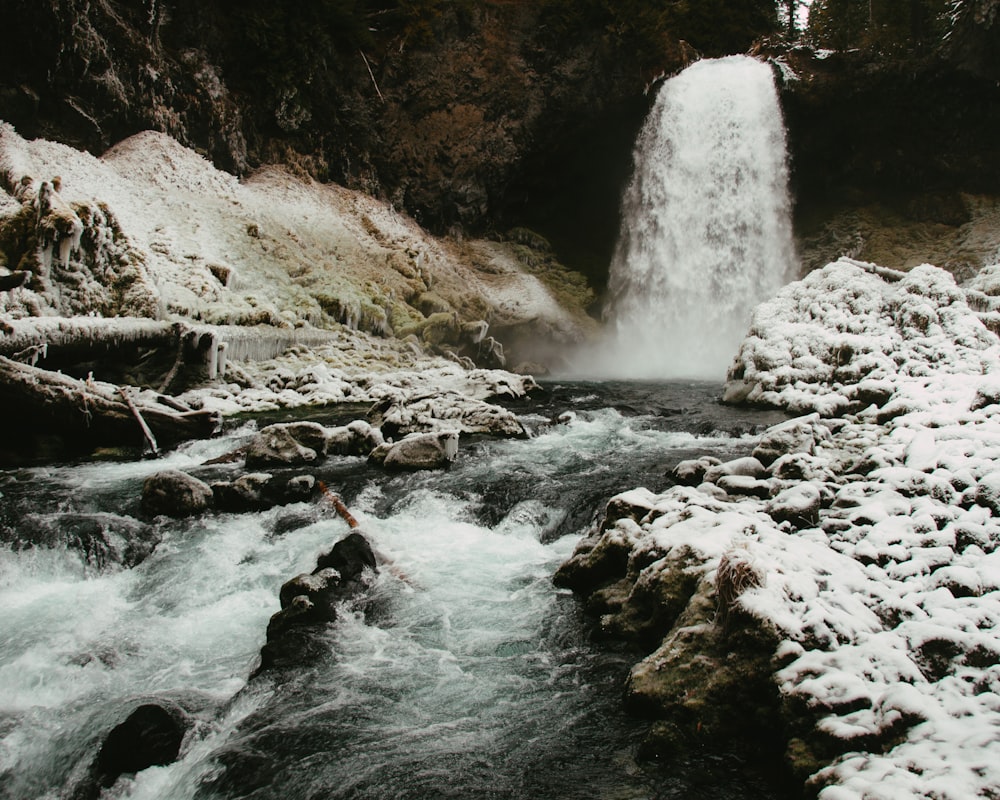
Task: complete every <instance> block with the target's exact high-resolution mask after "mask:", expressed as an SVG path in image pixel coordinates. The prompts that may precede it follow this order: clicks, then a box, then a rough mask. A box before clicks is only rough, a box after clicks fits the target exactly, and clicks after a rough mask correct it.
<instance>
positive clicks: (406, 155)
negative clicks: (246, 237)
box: [0, 0, 1000, 289]
mask: <svg viewBox="0 0 1000 800" xmlns="http://www.w3.org/2000/svg"><path fill="white" fill-rule="evenodd" d="M9 5H10V6H12V8H11V9H10V10H11V13H10V14H8V15H7V21H8V30H7V31H6V37H5V39H6V44H5V46H4V48H2V52H0V119H3V120H5V121H7V122H10V123H12V124H13V125H14V127H15V128H16V129H17V131H18V132H19V133H20V134H21V135H22V136H25V137H28V138H33V137H42V138H47V139H52V140H56V141H60V142H64V143H67V144H71V145H73V146H75V147H78V148H82V149H87V150H90V151H91V152H94V153H101V152H103V151H104V150H106V149H107V148H108V147H110V146H111V145H113V144H116V143H117V142H119V141H121V140H122V139H124V138H127V137H128V136H131V135H133V134H135V133H137V132H139V131H141V130H145V129H154V130H158V131H162V132H165V133H168V134H169V135H171V136H172V137H174V138H175V139H177V140H178V141H179V142H180V143H182V144H184V145H185V146H189V147H192V148H194V149H196V150H197V151H199V152H200V153H202V154H204V155H206V156H207V157H208V158H210V159H211V161H212V162H213V163H214V164H215V165H216V166H218V167H220V168H222V169H225V170H227V171H230V172H233V173H236V174H239V175H243V174H246V173H248V172H249V171H251V170H253V169H255V168H256V167H258V166H260V165H261V164H266V163H275V162H277V163H282V164H285V165H291V166H293V167H294V168H296V169H298V170H300V171H302V172H303V173H307V174H309V175H310V176H312V177H316V178H319V179H320V180H331V181H334V182H336V183H339V184H341V185H343V186H346V187H348V188H353V189H360V190H363V191H365V192H367V193H370V194H373V195H375V196H377V197H379V198H380V199H383V200H386V201H388V202H390V203H391V204H392V205H393V206H394V207H395V208H398V209H400V210H403V211H405V212H407V213H408V214H410V215H411V216H413V217H414V219H416V220H417V221H418V222H419V223H420V224H421V225H422V226H424V227H425V228H427V229H429V230H430V231H432V232H435V233H446V232H452V233H462V234H463V235H465V234H474V235H479V234H482V233H486V232H504V231H506V230H508V229H509V228H511V227H514V226H516V225H522V226H527V227H529V228H532V229H534V230H537V231H539V232H541V233H542V234H543V235H545V236H546V237H547V238H548V239H549V240H550V241H551V242H552V243H553V245H554V246H555V248H556V253H557V255H558V256H559V257H560V258H561V260H562V261H563V262H564V263H567V264H568V265H569V266H571V267H573V268H575V269H578V270H580V271H581V272H584V273H585V274H586V275H587V276H588V278H589V279H590V280H591V282H592V283H593V284H594V285H595V287H597V288H598V289H599V288H600V287H601V286H602V284H603V282H604V280H605V278H606V275H605V274H604V271H606V269H607V265H608V263H609V261H610V254H611V250H612V247H613V242H614V238H615V236H616V234H617V227H618V203H619V197H620V191H621V188H622V186H623V184H624V182H625V180H626V179H627V177H628V173H629V170H630V167H631V150H632V144H633V141H634V138H635V134H636V132H637V130H638V127H639V125H640V124H641V122H642V119H643V117H644V116H645V113H646V110H647V108H648V105H649V101H650V97H651V95H650V94H649V93H648V92H647V90H648V88H649V87H650V86H651V85H652V83H653V82H654V81H655V79H656V78H657V77H658V76H661V75H669V74H671V73H672V72H675V71H677V70H679V69H680V68H682V67H683V66H684V65H686V64H687V63H688V62H689V61H690V60H691V59H693V58H695V57H697V56H698V55H699V54H703V55H721V54H724V53H727V52H740V51H743V50H746V49H747V48H749V47H750V46H751V44H752V42H753V41H754V40H755V39H757V38H758V37H759V36H760V35H762V34H766V33H768V32H769V30H770V28H769V27H768V26H769V25H771V26H772V27H773V18H772V20H771V22H769V21H768V19H767V18H766V14H765V15H763V16H762V15H761V14H760V13H758V12H760V9H762V8H764V7H765V6H767V4H766V3H764V2H758V1H757V0H743V2H741V3H729V4H727V5H726V6H725V8H724V9H723V11H724V12H725V13H721V14H717V13H715V12H712V14H713V15H714V16H711V15H709V11H705V10H702V11H699V10H698V9H691V8H688V7H687V5H685V4H675V5H677V8H673V7H671V9H670V10H669V11H666V10H664V9H659V10H657V9H658V7H657V6H654V5H653V4H646V5H642V4H631V3H623V4H621V5H616V6H615V7H614V8H607V7H605V6H607V5H608V4H601V3H597V2H588V1H587V0H581V2H578V3H568V2H565V0H537V1H536V2H527V1H521V0H491V2H483V3H472V2H456V3H444V2H435V1H434V0H424V1H423V2H408V3H394V2H389V1H388V0H366V2H358V3H339V4H335V3H319V4H299V5H298V6H295V7H294V8H288V7H283V6H279V4H275V3H273V2H265V0H241V2H234V0H211V2H202V1H200V0H198V1H196V0H142V1H140V0H9ZM681 6H683V9H681ZM699 6H705V8H706V9H708V8H709V6H712V7H713V8H714V5H713V4H712V3H708V4H699ZM965 6H967V7H968V9H970V10H969V11H968V13H966V14H965V17H967V19H966V18H964V17H963V18H962V19H959V20H957V22H956V23H955V24H954V26H953V31H952V36H951V39H950V40H949V41H948V42H946V43H945V45H943V46H942V47H941V48H938V50H937V51H936V52H935V53H933V54H930V53H894V54H889V55H886V54H873V53H870V52H861V51H852V52H849V53H841V54H835V55H833V56H830V57H827V58H818V57H817V56H816V54H815V53H813V52H810V51H807V50H793V51H791V52H788V51H787V50H786V51H784V52H781V53H770V55H779V56H780V59H779V61H780V62H781V63H783V65H784V66H786V67H788V68H790V69H787V70H785V72H784V74H785V76H786V77H788V76H790V75H791V74H792V73H794V74H795V76H796V77H795V78H791V79H789V80H787V81H786V83H785V86H784V107H785V114H786V122H787V125H788V128H789V143H790V150H791V157H792V164H793V190H794V194H795V196H796V198H797V206H798V214H797V217H798V220H797V223H798V228H799V231H800V233H801V234H802V235H803V237H804V238H805V239H806V240H811V239H817V237H818V239H817V240H816V241H807V242H806V245H807V246H806V248H805V251H806V252H805V253H804V255H805V256H806V259H805V260H806V261H807V266H808V267H809V268H811V267H813V266H822V264H825V263H827V261H829V260H832V259H834V258H836V257H838V256H840V255H842V254H845V253H846V254H847V255H852V256H859V257H863V258H871V259H872V260H879V261H880V263H889V262H892V263H891V264H890V265H892V266H906V264H905V262H906V260H907V258H906V257H905V256H902V255H900V256H899V258H895V257H894V256H892V255H891V254H890V256H889V257H886V256H885V252H884V250H885V248H883V249H882V250H879V249H878V248H877V247H873V246H871V245H870V242H871V240H872V239H873V236H874V234H872V233H871V231H870V230H869V229H870V228H873V227H874V228H879V229H882V228H885V227H889V228H892V229H893V230H894V231H897V232H899V231H902V232H901V233H899V236H903V237H904V238H912V235H911V233H912V232H911V231H905V230H903V228H905V227H906V225H909V224H911V223H912V224H916V225H918V226H924V225H925V224H927V225H931V226H934V225H937V226H940V225H944V226H950V228H952V229H956V228H958V227H961V226H962V225H964V224H967V223H968V222H969V221H970V220H971V219H972V218H974V217H976V214H977V208H978V207H979V206H978V205H977V203H978V200H977V201H975V202H972V203H971V205H972V206H976V208H970V200H969V199H968V195H974V196H976V197H979V196H981V195H983V194H989V193H992V192H994V191H995V190H994V188H993V187H995V186H996V185H997V181H998V179H1000V151H998V149H997V148H996V147H995V146H994V144H993V131H995V130H996V127H997V123H998V122H1000V119H998V117H1000V112H998V111H997V109H998V108H1000V103H998V102H997V100H998V99H1000V97H998V94H1000V89H998V88H997V85H996V81H995V78H996V74H997V72H998V68H997V67H996V65H995V63H994V62H995V59H994V58H993V57H992V56H991V55H990V54H991V53H995V52H997V48H996V46H995V45H996V44H997V41H996V40H997V38H998V34H997V29H1000V25H997V24H995V18H996V14H995V4H993V3H992V0H979V2H978V3H971V2H970V3H966V4H965ZM980 7H982V8H980ZM678 9H681V10H678ZM684 9H686V10H684ZM748 9H749V10H750V11H752V12H753V13H754V14H756V15H757V16H745V14H744V12H747V10H748ZM977 9H978V10H977ZM983 9H985V11H984V10H983ZM990 9H993V11H990ZM716 11H718V9H716ZM772 12H773V9H772ZM986 12H989V13H986ZM747 13H749V12H747ZM698 14H701V15H702V16H703V17H704V16H706V15H709V19H708V21H707V22H706V20H704V19H702V20H700V21H699V20H697V19H695V17H696V16H697V15H698ZM671 15H672V16H671ZM685 40H687V41H685ZM687 42H691V44H690V45H689V44H687ZM873 204H874V205H878V206H880V207H879V208H877V209H876V210H874V211H871V209H870V208H869V207H870V206H872V205H873ZM858 208H865V209H869V211H868V212H866V213H868V217H866V220H867V221H866V220H862V221H861V222H859V221H858V220H856V219H844V218H843V217H842V215H843V214H844V213H847V212H853V211H856V210H857V209H858ZM887 213H888V214H890V215H896V216H897V217H901V218H902V219H901V220H900V219H890V220H885V219H883V218H882V217H884V216H885V214H887ZM831 221H832V227H831ZM859 231H860V233H859ZM955 232H956V231H955V230H943V229H939V230H937V231H936V232H935V231H932V238H934V237H936V238H935V241H936V242H938V244H940V249H941V250H942V252H945V253H947V252H951V251H954V250H956V249H960V248H961V247H964V245H963V244H961V243H960V244H959V246H958V247H956V245H955V242H954V237H952V238H948V237H949V235H950V234H953V233H955ZM938 234H941V235H938ZM859 235H860V236H861V237H862V238H863V239H865V240H866V242H868V243H869V250H870V251H871V252H865V251H864V248H863V247H862V249H861V250H858V249H857V247H855V248H854V250H853V251H852V249H851V247H852V246H851V240H852V238H857V236H859ZM942 237H943V238H942ZM959 238H960V239H961V238H962V237H961V236H959ZM965 238H968V237H965ZM855 244H856V243H855ZM980 249H981V248H980ZM983 258H984V256H983V255H982V253H981V252H979V251H976V252H975V253H972V254H971V255H968V257H962V258H960V259H958V261H961V262H962V263H961V264H959V263H957V262H956V264H955V265H950V266H954V267H955V268H956V271H958V272H961V270H962V269H963V268H977V267H978V266H981V264H982V262H983ZM812 261H816V263H815V264H813V263H812ZM963 264H965V267H963V266H962V265H963Z"/></svg>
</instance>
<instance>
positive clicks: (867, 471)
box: [564, 261, 1000, 800]
mask: <svg viewBox="0 0 1000 800" xmlns="http://www.w3.org/2000/svg"><path fill="white" fill-rule="evenodd" d="M879 272H880V271H879V270H877V269H872V268H869V267H865V266H861V265H859V264H856V263H852V262H848V261H841V262H838V263H835V264H831V265H829V266H828V267H826V268H825V269H823V270H820V271H819V272H817V273H815V274H812V275H810V276H809V277H807V278H806V279H804V280H803V281H801V282H798V283H796V284H793V285H791V286H789V287H786V289H784V290H783V291H782V292H781V293H780V294H779V295H778V296H777V297H776V298H775V299H773V300H772V301H770V302H768V303H765V304H763V305H762V306H760V307H759V308H758V309H757V312H756V314H755V315H754V322H753V326H752V329H751V331H750V335H749V336H748V337H747V339H746V341H745V342H744V343H743V346H742V347H741V349H740V353H739V356H738V357H737V361H736V364H735V366H734V368H733V373H732V375H731V387H730V390H731V392H732V384H738V387H737V388H738V393H739V394H742V395H743V396H744V397H745V398H746V399H748V400H751V401H755V402H764V403H768V404H772V405H776V406H782V407H786V408H790V409H798V410H803V411H806V410H809V411H813V412H814V413H812V414H810V415H807V416H804V417H801V418H799V419H797V420H793V421H791V422H788V423H784V424H783V425H782V426H779V427H778V428H776V429H772V430H771V431H769V432H767V433H765V434H764V435H763V436H762V439H761V443H760V444H759V446H758V447H757V449H756V450H755V451H754V455H755V456H758V457H759V460H760V461H761V467H762V471H761V472H760V473H758V474H755V475H753V476H749V475H748V476H744V477H743V478H741V479H740V480H735V479H734V478H733V475H734V474H735V473H736V472H738V470H737V469H736V466H738V465H735V464H734V465H725V464H723V465H714V466H710V465H708V463H707V462H705V463H703V464H702V465H701V468H700V469H696V467H698V462H685V463H684V464H682V465H680V466H679V467H678V469H677V470H676V472H675V476H676V478H677V480H678V481H680V482H685V481H686V482H689V483H696V482H698V481H702V483H701V484H700V485H699V486H676V487H674V488H672V489H670V490H668V491H667V492H665V493H663V494H660V495H655V494H652V493H649V492H645V491H642V492H639V493H637V492H632V493H626V494H624V495H621V496H619V497H617V498H614V499H612V501H611V502H610V503H609V504H608V520H609V521H608V522H606V523H605V530H604V531H596V532H594V533H593V534H592V535H591V536H589V537H588V538H587V539H586V540H585V541H584V543H582V544H581V546H580V548H578V552H577V554H575V555H574V558H573V559H571V562H567V565H564V569H566V567H567V566H572V567H573V569H575V570H576V571H577V573H580V572H581V569H583V568H585V569H589V570H590V573H591V574H597V572H596V571H595V569H594V567H593V563H596V560H598V559H599V558H600V554H602V553H608V552H612V553H614V552H618V553H620V552H621V548H622V546H623V544H622V543H625V545H624V546H626V547H627V548H628V551H629V552H628V557H627V563H628V565H629V566H628V568H627V570H625V571H623V572H621V573H619V574H620V575H623V576H624V577H623V578H622V579H621V582H620V583H614V584H611V586H610V587H608V586H605V588H603V589H599V590H598V591H597V592H596V593H595V595H594V596H595V597H598V596H601V593H602V592H603V593H604V596H605V598H607V597H612V598H613V597H623V598H624V599H623V600H619V601H617V602H618V603H621V605H622V608H623V609H625V611H616V610H615V603H612V602H609V603H608V604H607V605H608V608H610V609H611V610H612V614H611V616H610V617H608V620H611V619H612V618H621V617H622V616H627V609H628V608H629V607H630V605H632V606H634V607H640V608H641V606H642V604H643V603H647V604H648V597H649V596H651V595H655V596H659V597H667V596H672V595H671V593H672V592H674V593H675V587H676V585H677V581H678V576H679V575H697V576H701V578H700V579H704V580H705V581H707V580H709V579H711V578H712V577H713V576H717V575H719V574H721V571H720V569H719V568H720V565H721V564H722V563H723V560H724V559H725V558H726V553H727V552H732V551H733V548H739V550H740V552H741V553H742V557H743V558H744V559H745V560H746V561H747V563H749V564H751V565H752V571H753V572H754V573H755V574H756V575H759V576H761V577H760V579H759V580H755V581H751V582H750V584H748V587H749V588H746V587H744V590H742V591H741V592H738V593H737V594H738V597H737V600H736V601H735V603H736V607H738V609H739V611H740V612H741V613H742V614H743V615H744V617H743V618H744V621H745V623H744V624H746V625H747V626H749V627H751V628H753V627H756V628H759V629H761V630H766V631H768V632H770V634H772V635H773V636H774V637H775V639H776V641H777V642H778V644H777V646H776V647H775V649H774V653H773V660H772V662H771V663H772V667H771V668H772V669H774V670H775V672H774V675H773V680H774V686H775V687H776V691H777V696H778V700H777V704H778V706H779V707H780V709H781V714H782V715H783V724H784V725H785V727H786V737H787V740H788V748H787V758H788V761H789V763H790V765H791V766H792V768H793V770H795V771H796V772H797V774H799V775H800V776H801V777H802V778H803V780H806V781H808V783H810V784H811V785H812V787H813V790H814V791H818V793H819V797H820V798H822V799H823V800H846V799H847V798H875V797H878V798H883V797H884V798H924V797H934V798H939V800H960V799H962V798H972V797H995V796H996V791H997V787H998V786H1000V467H998V464H1000V380H998V379H1000V348H998V342H997V339H996V337H995V336H994V335H993V334H991V333H990V332H989V331H987V330H986V328H985V327H984V326H983V325H982V323H981V321H980V320H979V319H978V318H977V315H976V314H975V313H974V312H973V311H972V310H971V309H970V308H969V306H968V304H967V303H966V301H965V297H964V294H963V291H962V290H960V289H959V288H958V287H956V286H955V283H954V281H953V280H952V278H951V276H950V275H949V274H948V273H945V272H943V271H941V270H938V269H936V268H934V267H930V266H923V267H919V268H917V269H915V270H913V271H912V272H910V273H908V274H905V275H900V274H892V273H888V272H881V274H878V273H879ZM816 412H819V413H816ZM839 412H847V413H844V414H843V416H841V417H840V418H832V417H831V416H830V415H833V414H836V413H839ZM765 464H766V467H765V466H764V465H765ZM730 467H732V468H730ZM623 508H624V509H626V511H624V512H623V511H622V509H623ZM613 510H614V513H612V511H613ZM615 548H617V550H616V549H615ZM617 558H618V562H617V563H624V562H623V561H622V558H621V556H620V555H619V556H618V557H617ZM574 560H575V562H576V563H575V564H573V562H574ZM606 563H608V562H606ZM716 580H718V579H716ZM651 585H652V586H660V587H661V588H660V590H658V592H657V591H655V590H651V589H650V586H651ZM702 585H703V586H704V585H711V584H705V583H703V584H702ZM623 586H624V588H623ZM718 586H719V584H718V582H717V583H716V587H717V588H718ZM720 591H721V590H720ZM698 597H699V595H698V594H697V592H696V593H695V594H694V595H693V596H692V599H690V600H689V601H688V611H687V612H684V613H681V614H679V616H677V615H675V617H676V619H675V621H674V622H673V623H671V624H672V627H671V626H670V625H668V626H667V629H665V630H662V631H661V632H660V635H662V636H663V637H664V638H663V641H664V645H663V646H662V647H661V648H660V649H659V650H657V651H656V652H654V653H653V654H652V655H650V656H649V657H648V658H647V659H646V660H645V661H644V662H642V663H640V664H639V665H637V666H636V667H635V668H634V669H633V678H632V684H631V685H632V687H633V689H632V690H633V691H641V692H643V693H644V696H645V697H656V698H657V703H658V704H659V707H660V708H668V709H670V708H680V709H685V708H686V709H687V712H688V713H695V711H696V712H697V713H699V714H704V713H705V712H704V709H703V708H701V707H698V706H696V705H694V704H693V700H692V699H691V698H692V696H693V695H694V694H696V692H692V690H691V686H690V685H688V686H687V687H686V689H685V692H686V693H685V694H684V695H683V696H680V695H678V696H676V697H666V699H665V698H664V695H669V691H670V688H669V687H670V686H671V683H670V682H671V681H673V680H676V678H674V677H669V678H668V677H662V678H659V679H657V678H655V676H656V675H657V674H661V675H664V676H665V673H664V670H667V669H668V667H670V668H673V667H674V666H675V665H677V664H678V658H679V656H678V653H683V652H684V650H683V641H684V636H682V635H681V632H682V629H683V631H686V633H685V634H684V635H685V636H688V637H689V638H690V637H692V636H695V633H698V632H699V631H700V633H698V635H699V636H701V637H702V638H701V639H697V637H695V638H696V639H697V641H699V642H700V648H699V649H698V652H692V653H690V654H689V656H687V657H689V658H690V663H689V664H688V667H689V668H690V667H692V666H693V665H695V664H696V663H697V664H700V665H701V666H699V667H698V670H697V671H696V672H697V673H699V674H704V675H706V678H705V681H710V680H714V679H715V676H716V675H717V674H719V673H720V672H721V671H722V670H724V668H725V666H724V662H723V661H721V660H720V661H719V663H718V664H716V665H715V666H713V665H711V664H708V663H707V661H706V659H707V658H710V656H706V655H705V653H706V652H711V650H710V648H709V644H710V643H711V642H717V641H722V640H723V636H724V634H723V633H722V631H721V630H718V628H719V625H718V617H717V618H716V626H715V627H716V629H717V630H716V631H715V633H714V634H712V636H710V637H709V636H708V634H706V633H705V630H706V623H704V620H703V619H702V623H701V624H700V625H698V624H694V623H693V622H692V620H694V621H695V622H697V621H698V619H699V618H698V617H697V614H695V613H694V612H693V611H692V610H691V609H692V608H694V606H695V604H696V598H698ZM701 602H702V603H703V604H704V597H702V600H701ZM594 604H595V601H594V600H593V599H592V600H591V605H594ZM597 605H598V606H599V604H597ZM720 611H722V609H721V606H720ZM607 624H608V622H607V621H606V622H605V625H607ZM683 626H687V627H683ZM708 627H709V628H710V627H711V625H710V624H708ZM692 632H694V633H692ZM706 637H708V638H706ZM713 637H714V638H713ZM706 643H707V644H706ZM713 646H714V645H713ZM706 648H709V649H706ZM699 659H701V661H699ZM657 670H659V671H660V672H659V673H658V672H657ZM650 676H654V677H653V678H651V677H650ZM651 680H654V681H655V680H660V681H661V683H662V686H664V687H667V688H665V689H661V690H660V692H659V695H658V694H657V693H656V691H655V690H651V689H650V683H649V682H650V681H651ZM668 701H669V702H668ZM701 719H704V717H701ZM698 724H699V731H700V730H701V727H700V726H701V725H702V722H699V723H698ZM692 735H694V734H692ZM743 735H744V736H746V735H747V733H746V732H745V731H744V732H743Z"/></svg>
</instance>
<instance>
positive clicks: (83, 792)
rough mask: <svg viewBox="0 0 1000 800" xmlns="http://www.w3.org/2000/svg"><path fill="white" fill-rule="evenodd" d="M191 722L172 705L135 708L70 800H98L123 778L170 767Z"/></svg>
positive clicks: (113, 732) (113, 733)
mask: <svg viewBox="0 0 1000 800" xmlns="http://www.w3.org/2000/svg"><path fill="white" fill-rule="evenodd" d="M189 727H191V721H190V719H189V718H188V716H187V714H186V713H185V712H184V711H183V710H182V709H181V708H180V707H178V706H176V705H174V704H173V703H170V704H167V703H163V702H157V703H146V704H143V705H141V706H139V707H138V708H136V709H135V710H134V711H132V713H130V714H129V715H128V717H126V718H125V720H124V721H123V722H121V723H120V724H118V725H116V726H115V727H114V728H112V730H111V731H110V732H109V733H108V735H107V736H106V737H105V739H104V742H103V743H102V745H101V749H100V750H99V751H98V753H97V757H96V758H95V759H94V762H93V763H92V765H91V767H90V769H89V771H88V775H87V778H86V779H85V780H84V781H83V782H82V783H81V784H80V785H78V786H77V787H76V789H75V791H74V793H73V800H97V798H98V797H99V796H102V795H103V790H104V789H107V788H109V787H111V786H113V785H114V784H115V782H116V781H117V780H118V779H119V778H120V777H121V776H122V775H134V774H135V773H137V772H140V771H141V770H144V769H146V768H147V767H152V766H163V765H166V764H172V763H173V762H174V761H176V760H177V755H178V753H179V752H180V748H181V742H182V741H183V740H184V735H185V733H186V732H187V729H188V728H189Z"/></svg>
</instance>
